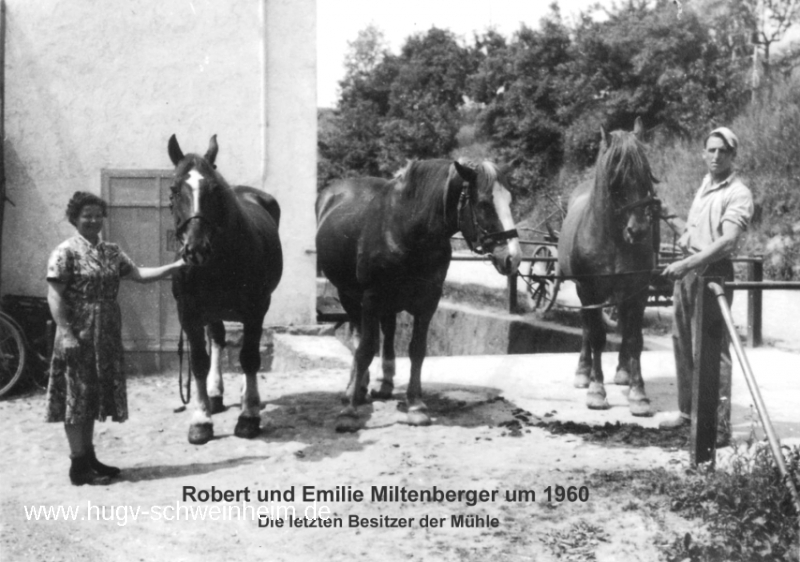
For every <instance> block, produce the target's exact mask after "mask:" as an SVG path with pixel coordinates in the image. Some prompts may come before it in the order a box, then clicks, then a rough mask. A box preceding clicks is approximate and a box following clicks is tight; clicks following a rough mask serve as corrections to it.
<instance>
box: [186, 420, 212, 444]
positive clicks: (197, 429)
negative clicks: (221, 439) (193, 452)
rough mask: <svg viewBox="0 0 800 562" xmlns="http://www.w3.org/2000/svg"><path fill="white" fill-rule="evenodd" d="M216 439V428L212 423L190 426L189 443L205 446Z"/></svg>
mask: <svg viewBox="0 0 800 562" xmlns="http://www.w3.org/2000/svg"><path fill="white" fill-rule="evenodd" d="M213 438H214V426H213V425H212V424H210V423H198V424H196V425H191V426H189V443H191V444H192V445H205V444H206V443H208V442H209V441H211V440H212V439H213Z"/></svg>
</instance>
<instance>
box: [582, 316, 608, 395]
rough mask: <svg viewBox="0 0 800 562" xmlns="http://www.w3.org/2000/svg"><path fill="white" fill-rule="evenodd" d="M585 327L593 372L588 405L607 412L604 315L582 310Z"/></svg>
mask: <svg viewBox="0 0 800 562" xmlns="http://www.w3.org/2000/svg"><path fill="white" fill-rule="evenodd" d="M581 316H582V317H583V322H584V326H586V327H587V331H588V338H587V339H588V340H589V345H590V346H591V353H592V359H591V365H592V368H591V372H590V375H589V390H588V391H587V394H586V405H587V406H588V407H589V409H591V410H607V409H608V408H610V407H611V406H610V405H609V404H608V400H606V388H605V386H604V385H603V365H602V363H601V359H602V356H603V348H604V347H605V345H606V330H605V326H604V325H603V313H602V311H601V310H600V309H599V308H593V309H584V310H581Z"/></svg>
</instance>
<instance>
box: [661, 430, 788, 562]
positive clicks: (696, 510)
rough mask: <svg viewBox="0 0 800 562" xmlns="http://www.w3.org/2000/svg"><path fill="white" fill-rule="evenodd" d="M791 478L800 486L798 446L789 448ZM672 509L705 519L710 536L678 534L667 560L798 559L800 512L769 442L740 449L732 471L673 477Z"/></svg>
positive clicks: (735, 561)
mask: <svg viewBox="0 0 800 562" xmlns="http://www.w3.org/2000/svg"><path fill="white" fill-rule="evenodd" d="M785 451H786V452H787V453H788V458H789V463H788V465H789V466H788V467H787V468H788V469H789V474H790V477H791V478H792V479H793V480H794V482H795V486H797V485H798V481H797V476H798V468H800V467H799V465H798V463H799V462H800V450H798V448H794V449H792V450H789V449H788V448H785ZM666 493H668V494H669V495H670V496H671V497H672V510H673V511H676V512H679V513H680V514H681V515H683V516H685V517H690V518H701V519H702V520H703V521H704V522H705V524H706V525H707V527H708V531H709V534H710V536H711V538H709V539H707V540H703V541H700V542H696V541H695V540H694V539H693V538H692V536H691V535H689V534H687V535H685V536H683V537H677V538H676V539H675V540H674V541H673V542H672V543H671V544H670V546H669V547H668V548H667V555H668V556H667V560H669V561H670V562H673V561H675V562H677V561H685V560H688V561H691V562H694V561H697V562H700V561H707V560H720V561H722V560H725V561H729V562H738V561H742V562H759V561H764V562H767V561H770V562H773V561H774V562H777V561H787V562H788V561H796V560H797V559H798V557H797V540H798V536H797V516H798V514H797V512H796V510H795V508H794V505H793V504H792V500H791V496H790V494H789V492H788V491H787V489H786V487H785V485H784V483H783V481H782V478H781V475H780V473H779V472H778V469H777V467H776V466H775V462H774V460H773V459H772V456H771V454H770V452H769V448H767V447H765V446H756V447H750V448H748V449H747V450H736V451H735V452H734V455H733V457H732V459H731V463H730V468H729V469H728V470H719V471H716V472H708V473H705V474H702V473H701V474H696V475H694V476H692V477H690V478H688V479H687V480H684V481H677V482H676V481H672V482H670V484H669V486H668V487H667V489H666Z"/></svg>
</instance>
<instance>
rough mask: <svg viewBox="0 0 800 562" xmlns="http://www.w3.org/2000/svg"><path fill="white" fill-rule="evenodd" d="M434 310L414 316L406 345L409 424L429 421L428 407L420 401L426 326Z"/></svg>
mask: <svg viewBox="0 0 800 562" xmlns="http://www.w3.org/2000/svg"><path fill="white" fill-rule="evenodd" d="M434 311H435V309H434ZM434 311H431V312H430V313H427V312H426V313H425V314H417V315H415V316H414V328H413V331H412V333H411V343H410V344H409V346H408V356H409V358H410V359H411V378H410V380H409V382H408V391H407V392H406V402H407V403H408V423H409V425H430V423H431V418H430V416H429V415H428V407H427V406H426V405H425V402H423V401H422V362H423V361H424V360H425V353H426V351H427V346H428V326H430V323H431V318H432V317H433V312H434Z"/></svg>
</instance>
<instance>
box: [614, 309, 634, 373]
mask: <svg viewBox="0 0 800 562" xmlns="http://www.w3.org/2000/svg"><path fill="white" fill-rule="evenodd" d="M619 308H620V307H618V308H617V310H618V312H619V315H620V317H621V316H622V311H620V310H619ZM629 348H630V341H629V340H628V339H627V338H624V337H623V338H622V344H621V345H620V346H619V362H618V363H617V372H616V373H614V384H618V385H621V386H629V385H630V384H631V373H630V362H631V353H630V349H629Z"/></svg>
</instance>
